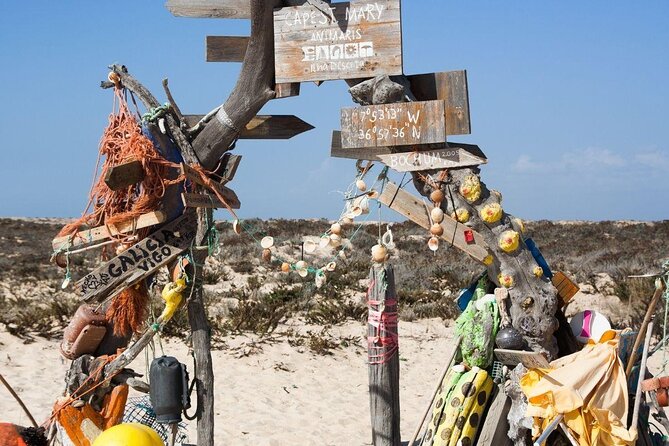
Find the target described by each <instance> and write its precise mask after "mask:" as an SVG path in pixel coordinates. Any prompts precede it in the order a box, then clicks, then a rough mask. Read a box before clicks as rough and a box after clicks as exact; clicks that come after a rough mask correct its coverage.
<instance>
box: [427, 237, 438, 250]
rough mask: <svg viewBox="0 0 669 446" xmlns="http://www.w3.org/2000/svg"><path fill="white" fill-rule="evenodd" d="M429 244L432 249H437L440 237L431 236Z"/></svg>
mask: <svg viewBox="0 0 669 446" xmlns="http://www.w3.org/2000/svg"><path fill="white" fill-rule="evenodd" d="M427 246H428V248H430V251H433V252H434V251H436V250H437V249H439V239H438V238H437V237H430V240H428V241H427Z"/></svg>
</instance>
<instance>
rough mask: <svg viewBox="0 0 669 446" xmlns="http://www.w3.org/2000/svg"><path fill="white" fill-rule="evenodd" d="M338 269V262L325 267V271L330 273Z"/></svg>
mask: <svg viewBox="0 0 669 446" xmlns="http://www.w3.org/2000/svg"><path fill="white" fill-rule="evenodd" d="M336 269H337V262H330V263H328V264H327V265H325V270H326V271H328V272H333V271H334V270H336Z"/></svg>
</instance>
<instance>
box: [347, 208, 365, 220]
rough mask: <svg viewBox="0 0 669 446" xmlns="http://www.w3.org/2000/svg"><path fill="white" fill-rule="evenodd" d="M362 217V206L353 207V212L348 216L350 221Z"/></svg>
mask: <svg viewBox="0 0 669 446" xmlns="http://www.w3.org/2000/svg"><path fill="white" fill-rule="evenodd" d="M361 215H362V208H361V207H360V206H353V207H352V208H351V212H349V213H348V214H346V216H347V217H348V218H349V219H350V220H353V219H354V218H357V217H360V216H361Z"/></svg>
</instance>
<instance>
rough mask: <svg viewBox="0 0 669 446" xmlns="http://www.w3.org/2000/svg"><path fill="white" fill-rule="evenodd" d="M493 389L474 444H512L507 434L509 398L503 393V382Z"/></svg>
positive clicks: (478, 445)
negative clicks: (490, 400)
mask: <svg viewBox="0 0 669 446" xmlns="http://www.w3.org/2000/svg"><path fill="white" fill-rule="evenodd" d="M493 389H494V390H493V394H492V402H491V403H490V407H488V410H487V412H486V414H485V417H484V418H483V422H482V423H481V427H480V429H479V434H478V438H477V439H476V445H477V446H513V441H511V440H510V439H509V437H508V436H507V432H508V431H509V421H508V420H507V415H508V413H509V410H510V409H511V398H509V397H508V396H507V395H506V393H504V385H503V384H499V385H496V386H495V387H494V388H493Z"/></svg>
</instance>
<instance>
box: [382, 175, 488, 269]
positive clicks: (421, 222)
mask: <svg viewBox="0 0 669 446" xmlns="http://www.w3.org/2000/svg"><path fill="white" fill-rule="evenodd" d="M379 202H381V203H383V204H384V205H386V206H388V207H389V208H390V209H392V210H394V211H395V212H398V213H399V214H402V215H403V216H405V217H406V218H408V219H409V220H411V221H413V222H414V223H416V224H417V225H418V226H421V227H423V228H425V229H428V230H429V229H430V217H429V215H428V211H427V209H426V208H425V204H423V201H421V200H419V199H418V198H416V197H415V196H413V195H412V194H410V193H409V192H407V191H405V190H404V189H398V187H397V185H396V184H395V183H393V182H390V181H389V182H387V183H386V186H385V187H384V189H383V192H382V193H381V195H380V196H379ZM441 226H442V227H443V228H444V235H442V236H441V238H442V239H443V240H445V241H446V242H448V243H449V244H450V245H453V246H455V247H456V248H458V249H459V250H461V251H464V252H465V253H467V254H469V255H470V256H471V257H472V258H474V259H475V260H478V261H479V262H481V263H483V260H484V259H485V258H486V257H487V256H488V245H487V244H486V242H485V240H484V239H483V236H482V235H481V234H479V233H478V232H476V231H474V230H472V229H470V228H468V227H467V226H465V225H463V224H461V223H459V222H458V221H456V220H455V219H453V218H451V217H449V216H445V218H444V221H443V222H442V223H441ZM468 230H469V231H472V233H473V234H474V242H473V243H471V244H470V243H467V242H466V241H465V235H464V232H465V231H468ZM425 248H426V249H427V244H426V246H425Z"/></svg>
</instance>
